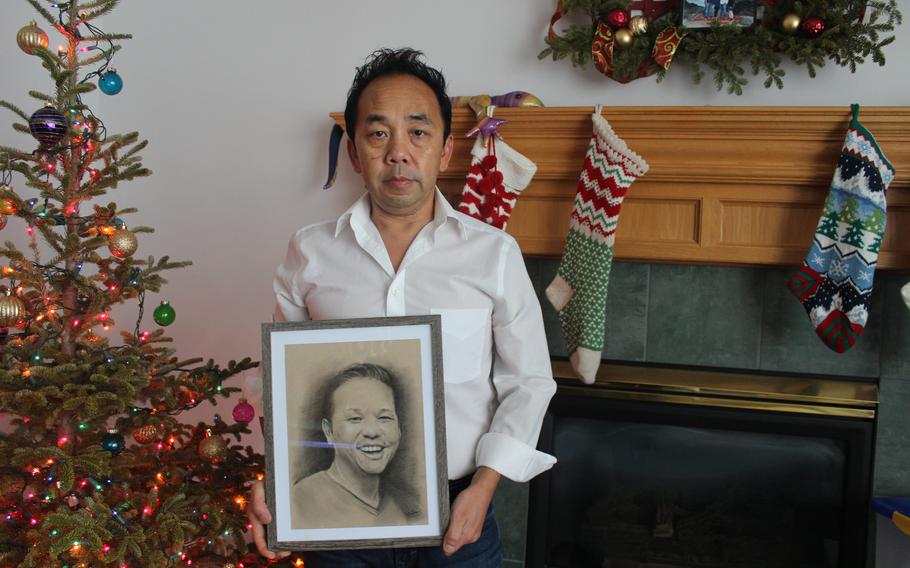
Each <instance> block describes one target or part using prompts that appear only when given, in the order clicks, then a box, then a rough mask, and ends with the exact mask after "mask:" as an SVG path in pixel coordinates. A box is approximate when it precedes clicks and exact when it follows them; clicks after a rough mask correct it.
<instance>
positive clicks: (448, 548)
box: [442, 467, 501, 556]
mask: <svg viewBox="0 0 910 568" xmlns="http://www.w3.org/2000/svg"><path fill="white" fill-rule="evenodd" d="M500 477H501V476H500V475H499V473H498V472H496V471H494V470H492V469H490V468H488V467H480V468H478V470H477V473H475V474H474V478H473V479H472V480H471V485H469V486H468V488H467V489H465V490H464V491H462V492H461V493H459V494H458V497H456V498H455V502H454V503H452V511H451V515H450V518H449V530H447V531H446V535H445V538H444V539H443V541H442V552H443V554H445V555H446V556H452V555H453V554H455V553H456V552H458V550H459V549H460V548H461V547H462V546H464V545H466V544H471V543H472V542H477V539H478V538H480V533H481V531H482V530H483V521H484V519H485V518H486V516H487V509H489V507H490V501H491V500H492V499H493V493H495V492H496V486H497V485H498V484H499V478H500Z"/></svg>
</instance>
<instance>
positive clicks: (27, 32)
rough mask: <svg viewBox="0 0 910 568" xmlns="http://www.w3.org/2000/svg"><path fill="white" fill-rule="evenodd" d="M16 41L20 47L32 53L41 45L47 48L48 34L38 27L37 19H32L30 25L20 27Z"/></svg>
mask: <svg viewBox="0 0 910 568" xmlns="http://www.w3.org/2000/svg"><path fill="white" fill-rule="evenodd" d="M16 43H18V44H19V49H21V50H22V51H24V52H25V53H27V54H29V55H32V54H34V53H35V50H36V49H38V48H39V47H43V48H44V49H47V44H48V39H47V34H46V33H45V32H44V30H42V29H41V28H39V27H38V24H37V22H35V20H32V21H31V23H29V25H27V26H25V27H23V28H22V29H20V30H19V33H17V34H16Z"/></svg>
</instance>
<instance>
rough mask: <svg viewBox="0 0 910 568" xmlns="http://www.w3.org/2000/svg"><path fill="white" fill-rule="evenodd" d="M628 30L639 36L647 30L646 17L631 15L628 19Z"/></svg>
mask: <svg viewBox="0 0 910 568" xmlns="http://www.w3.org/2000/svg"><path fill="white" fill-rule="evenodd" d="M629 31H630V32H632V33H633V34H634V35H637V36H640V35H643V34H645V33H647V32H648V19H647V18H645V17H644V16H633V17H632V19H631V20H629Z"/></svg>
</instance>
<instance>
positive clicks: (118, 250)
mask: <svg viewBox="0 0 910 568" xmlns="http://www.w3.org/2000/svg"><path fill="white" fill-rule="evenodd" d="M107 248H108V249H109V250H110V251H111V254H112V255H114V256H116V257H117V258H126V257H128V256H132V255H133V253H134V252H136V249H137V248H139V241H138V240H136V235H134V234H133V233H132V232H131V231H130V230H129V229H125V228H124V229H117V230H116V231H114V232H113V233H112V234H111V236H109V237H108V238H107Z"/></svg>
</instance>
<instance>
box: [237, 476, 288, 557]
mask: <svg viewBox="0 0 910 568" xmlns="http://www.w3.org/2000/svg"><path fill="white" fill-rule="evenodd" d="M246 516H247V518H248V519H249V520H250V525H251V526H252V529H253V542H255V543H256V549H257V550H258V551H259V554H261V555H263V556H265V557H266V558H268V559H269V560H275V559H279V558H285V557H287V556H290V555H291V553H290V552H287V551H283V552H272V551H271V550H269V548H268V546H267V545H266V543H265V525H267V524H269V523H271V522H272V514H271V513H269V508H268V506H267V505H266V504H265V488H264V487H263V486H262V482H261V481H257V482H255V483H253V485H252V486H251V487H250V500H249V503H247V506H246Z"/></svg>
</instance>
